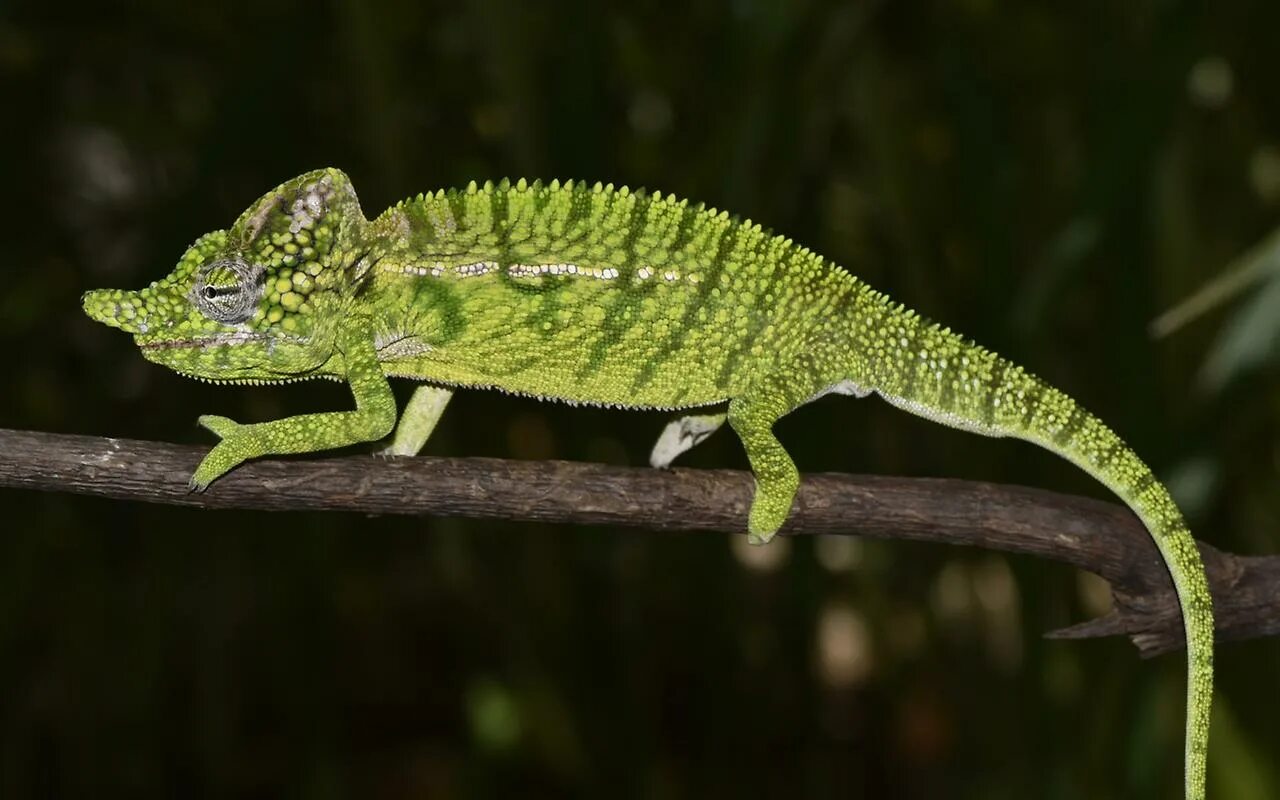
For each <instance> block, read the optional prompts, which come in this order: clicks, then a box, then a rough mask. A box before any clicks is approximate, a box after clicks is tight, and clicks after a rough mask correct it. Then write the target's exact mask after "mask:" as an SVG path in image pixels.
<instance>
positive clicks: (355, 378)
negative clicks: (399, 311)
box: [191, 318, 396, 491]
mask: <svg viewBox="0 0 1280 800" xmlns="http://www.w3.org/2000/svg"><path fill="white" fill-rule="evenodd" d="M370 329H371V326H370V325H369V324H368V323H367V321H363V320H360V319H359V318H356V319H352V320H350V321H349V323H348V325H347V326H345V327H344V329H343V330H342V331H340V332H339V334H338V341H337V348H338V350H339V351H340V352H341V353H342V356H343V361H344V363H345V365H346V373H347V375H346V377H347V382H348V383H349V384H350V385H351V393H352V394H353V395H355V399H356V409H355V411H329V412H324V413H321V414H301V415H299V416H296V417H286V418H285V419H277V420H272V421H271V422H259V423H256V424H252V425H242V424H240V423H238V422H235V421H233V420H230V419H227V418H226V417H219V416H214V415H205V416H202V417H200V419H199V422H200V424H201V425H203V426H204V427H205V428H208V429H209V430H211V431H213V432H214V433H216V434H217V435H218V436H220V437H222V441H220V442H218V444H217V446H216V447H214V448H213V450H211V451H209V454H208V455H207V456H205V457H204V460H203V461H201V462H200V466H198V467H197V468H196V471H195V474H194V475H192V476H191V488H192V489H193V490H196V491H203V490H204V489H205V488H206V487H207V486H208V485H209V484H210V483H212V482H213V481H214V480H216V479H217V478H219V477H221V476H222V475H224V474H226V473H227V472H228V471H229V470H230V469H232V468H233V467H235V466H237V465H238V464H241V463H242V462H244V461H247V460H249V459H251V458H257V457H258V456H264V455H271V454H279V453H310V452H314V451H316V450H330V449H333V448H336V447H346V446H347V445H351V444H356V443H358V442H369V441H374V440H376V439H381V438H382V437H383V436H386V435H387V434H388V433H390V432H391V428H392V426H394V425H395V422H396V401H395V397H394V396H393V395H392V394H391V386H390V385H389V384H388V383H387V377H386V375H384V374H383V372H382V367H381V365H380V364H379V363H378V356H377V353H376V351H375V350H374V346H373V338H372V337H371V336H370V335H369V333H368V332H369V330H370Z"/></svg>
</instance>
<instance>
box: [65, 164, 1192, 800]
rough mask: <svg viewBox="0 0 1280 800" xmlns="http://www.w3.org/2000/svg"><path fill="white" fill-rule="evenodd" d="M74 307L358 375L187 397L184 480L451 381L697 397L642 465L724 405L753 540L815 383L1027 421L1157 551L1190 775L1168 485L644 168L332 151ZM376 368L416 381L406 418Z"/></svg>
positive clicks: (1176, 552) (998, 420) (1178, 538)
mask: <svg viewBox="0 0 1280 800" xmlns="http://www.w3.org/2000/svg"><path fill="white" fill-rule="evenodd" d="M84 309H85V311H86V313H88V315H89V316H90V317H92V318H93V319H95V320H98V321H100V322H103V323H106V324H107V325H111V326H114V327H117V328H120V329H122V330H124V331H126V332H128V333H131V334H133V336H134V341H135V342H136V343H137V345H138V347H139V348H141V350H142V354H143V356H144V357H146V358H147V359H149V360H151V361H154V362H156V363H158V364H163V365H165V366H167V367H170V368H171V369H174V370H176V371H178V372H180V373H182V374H184V375H188V376H191V377H194V378H199V379H203V380H207V381H212V382H216V383H253V384H259V383H262V384H266V383H282V382H286V381H295V380H301V379H307V378H331V379H335V380H342V381H346V382H347V383H348V384H349V385H350V387H351V391H352V393H353V394H354V395H355V410H354V411H336V412H328V413H320V414H305V415H301V416H294V417H288V418H286V419H280V420H274V421H271V422H264V423H258V424H240V423H236V422H233V421H232V420H230V419H227V418H226V417H219V416H202V417H200V420H199V421H200V424H201V425H203V426H204V427H205V428H208V429H209V430H210V431H212V432H213V433H215V434H217V435H218V436H219V437H220V438H221V441H220V442H219V443H218V444H217V446H216V447H214V448H213V450H212V451H211V452H210V453H209V454H208V455H207V456H206V457H205V458H204V460H203V461H202V462H201V463H200V465H199V467H198V468H197V469H196V471H195V474H194V475H193V476H192V478H191V485H192V487H193V488H195V489H203V488H205V487H206V486H208V485H209V483H210V482H211V481H214V480H215V479H217V478H218V477H219V476H221V475H223V474H225V473H226V472H227V471H228V470H230V469H232V468H234V467H235V466H236V465H238V464H240V463H241V462H243V461H245V460H247V459H251V458H255V457H258V456H263V455H268V454H272V453H301V452H311V451H317V450H325V449H328V448H335V447H342V446H345V445H350V444H353V443H357V442H368V441H373V440H377V439H381V438H382V437H385V436H387V435H388V434H390V433H391V432H392V430H393V428H394V431H395V433H394V436H393V437H392V439H391V443H390V445H389V446H388V447H387V448H386V450H384V452H385V453H388V454H392V455H413V454H415V453H417V452H418V451H419V450H420V449H421V447H422V446H423V444H424V443H425V442H426V440H427V437H428V436H430V434H431V431H432V429H433V428H434V427H435V425H436V422H437V421H438V420H439V418H440V415H441V413H442V412H443V410H444V407H445V404H446V403H447V402H448V400H449V398H450V396H451V394H452V392H453V390H454V389H456V388H460V387H466V388H493V389H500V390H502V391H506V392H514V393H519V394H525V395H532V396H534V397H539V398H546V399H555V400H561V401H567V402H571V403H592V404H599V405H607V406H617V407H626V408H658V409H691V410H697V411H695V413H692V414H691V415H689V416H686V417H683V418H682V419H679V420H676V421H674V422H672V423H671V424H670V425H668V426H667V428H666V429H665V430H664V431H663V433H662V435H661V436H660V437H659V440H658V443H657V445H656V446H655V447H654V451H653V454H652V457H651V461H652V463H653V464H654V465H655V466H660V467H661V466H666V465H668V464H670V463H671V461H672V460H673V459H674V458H675V457H676V456H678V455H679V454H680V453H682V452H684V451H686V450H688V449H689V448H691V447H693V446H694V445H695V444H697V443H698V442H700V441H702V440H703V439H704V438H706V437H707V436H708V435H710V434H711V433H712V432H713V431H715V430H716V429H717V428H718V427H719V426H720V425H721V424H722V423H723V422H724V421H726V419H727V421H728V422H729V425H730V426H731V427H732V428H733V429H734V431H735V432H736V433H737V434H738V436H739V437H740V438H741V440H742V444H743V446H744V448H745V450H746V453H747V456H748V458H749V460H750V463H751V469H752V471H753V472H754V474H755V479H756V491H755V496H754V499H753V501H752V504H751V510H750V516H749V521H748V533H749V535H750V537H751V539H752V541H753V542H757V543H763V542H767V541H768V540H769V539H770V538H772V537H773V535H774V534H775V533H776V532H777V531H778V529H779V528H780V527H781V526H782V523H783V521H784V520H785V519H786V517H787V514H788V512H789V511H790V509H791V504H792V500H793V498H794V495H795V492H796V488H797V485H798V483H799V474H798V473H797V471H796V467H795V465H794V463H792V461H791V458H790V457H789V456H788V455H787V453H786V451H785V450H784V449H783V447H782V445H781V444H780V443H779V441H778V440H777V438H775V437H774V434H773V431H772V428H773V424H774V422H775V421H777V420H778V418H780V417H781V416H783V415H784V414H786V413H788V412H790V411H791V410H792V409H794V408H796V407H797V406H800V405H802V404H804V403H807V402H809V401H811V400H813V399H815V398H817V397H820V396H822V395H825V394H829V393H837V394H848V395H854V396H856V397H866V396H868V395H871V394H876V395H879V396H880V397H881V398H883V399H884V400H886V401H888V402H889V403H892V404H893V405H895V406H897V407H899V408H902V409H905V410H907V411H910V412H911V413H913V414H918V415H920V416H923V417H926V418H928V419H931V420H933V421H935V422H938V423H941V424H943V425H950V426H952V427H956V428H960V429H963V430H966V431H971V432H973V433H978V434H982V435H984V436H1009V437H1014V438H1018V439H1025V440H1027V441H1030V442H1033V443H1035V444H1037V445H1040V446H1041V447H1044V448H1046V449H1048V450H1050V451H1052V452H1054V453H1057V454H1058V455H1060V456H1062V457H1064V458H1066V459H1068V460H1069V461H1071V462H1073V463H1074V464H1076V465H1077V466H1079V467H1080V468H1082V469H1084V470H1085V471H1087V472H1088V473H1089V474H1090V475H1092V476H1093V477H1094V478H1096V479H1098V480H1099V481H1100V482H1102V483H1103V484H1105V485H1106V486H1107V487H1108V488H1109V489H1110V490H1111V491H1113V492H1114V493H1115V494H1116V495H1118V496H1119V497H1120V498H1121V499H1123V500H1124V502H1125V503H1127V504H1128V505H1129V506H1130V507H1131V508H1132V509H1133V510H1134V512H1136V513H1137V515H1138V517H1139V518H1141V520H1142V522H1143V523H1144V524H1145V525H1146V527H1147V530H1148V531H1150V533H1151V536H1152V538H1153V539H1154V540H1155V543H1156V545H1157V546H1158V547H1159V550H1160V552H1161V554H1162V555H1163V557H1164V560H1165V563H1166V564H1167V566H1168V569H1169V572H1170V573H1171V574H1172V576H1173V580H1174V583H1175V585H1176V587H1177V592H1178V598H1179V600H1180V602H1181V605H1182V615H1183V623H1184V626H1185V629H1186V638H1187V652H1188V678H1187V701H1188V702H1187V723H1186V725H1187V728H1186V753H1185V758H1186V762H1185V781H1186V797H1187V798H1203V797H1204V780H1205V755H1206V748H1207V742H1208V732H1209V710H1210V704H1211V702H1212V693H1213V688H1212V687H1213V611H1212V602H1211V599H1210V596H1209V590H1208V586H1207V583H1206V580H1205V574H1204V568H1203V566H1202V564H1201V561H1200V555H1199V551H1198V550H1197V548H1196V545H1195V542H1194V540H1193V539H1192V537H1191V534H1190V532H1189V530H1188V529H1187V525H1186V523H1185V522H1184V521H1183V518H1182V515H1181V514H1180V513H1179V511H1178V509H1177V507H1176V506H1175V505H1174V502H1173V500H1172V499H1171V498H1170V496H1169V493H1168V491H1167V490H1166V489H1165V487H1164V486H1163V485H1162V484H1161V483H1160V482H1159V481H1158V480H1157V479H1156V477H1155V475H1154V474H1153V473H1152V471H1151V470H1150V469H1149V468H1148V467H1147V466H1146V465H1145V464H1144V463H1143V462H1142V461H1141V460H1140V459H1139V458H1138V456H1137V455H1135V454H1134V452H1133V451H1132V450H1131V449H1130V448H1129V447H1128V446H1127V445H1125V444H1124V442H1122V441H1121V440H1120V438H1119V437H1118V436H1117V435H1116V434H1115V433H1113V432H1112V431H1111V430H1110V429H1109V428H1108V427H1107V426H1106V425H1104V424H1103V423H1102V422H1101V421H1100V420H1098V419H1097V418H1096V417H1094V416H1093V415H1092V414H1090V413H1089V412H1087V411H1086V410H1084V409H1083V408H1082V407H1081V406H1079V405H1077V404H1076V403H1075V401H1073V400H1072V399H1071V398H1069V397H1067V396H1066V395H1065V394H1063V393H1062V392H1060V391H1058V390H1057V389H1054V388H1052V387H1050V386H1048V385H1046V384H1045V383H1044V382H1043V381H1041V380H1040V379H1038V378H1036V377H1035V376H1033V375H1032V374H1030V373H1029V372H1027V371H1025V370H1024V369H1023V368H1022V367H1019V366H1017V365H1015V364H1012V363H1010V362H1009V361H1007V360H1005V359H1003V358H1001V357H999V356H997V355H996V354H994V353H992V352H990V351H988V350H986V349H984V348H982V347H979V346H977V345H975V344H973V343H972V342H970V341H967V340H965V339H964V338H962V337H961V336H959V335H958V334H955V333H952V332H951V331H950V330H949V329H947V328H942V327H940V326H938V325H936V324H933V323H931V322H929V321H928V320H926V319H925V318H923V317H921V316H919V315H917V314H916V313H914V312H912V311H910V310H907V309H905V308H904V307H902V306H901V305H898V304H895V303H893V302H891V301H890V300H889V299H888V298H887V297H886V296H885V295H883V294H881V293H879V292H877V291H875V290H873V289H871V288H870V287H869V286H867V285H866V284H865V283H863V282H861V281H860V280H859V279H857V278H855V277H854V276H853V275H851V274H849V273H848V272H845V271H843V270H841V269H839V268H837V267H835V266H834V265H833V264H831V263H830V262H829V261H827V260H825V259H824V258H822V257H821V256H819V255H817V254H815V253H813V252H811V251H809V250H808V249H807V248H803V247H800V246H798V245H796V244H795V243H793V242H792V241H791V240H790V239H786V238H783V237H781V236H775V235H772V234H771V233H769V232H768V231H766V230H764V229H762V228H761V227H760V226H759V225H756V224H753V223H751V222H750V221H741V220H738V219H735V218H732V217H730V216H729V215H728V214H727V213H723V212H718V211H716V210H714V209H708V208H705V207H703V206H702V205H696V204H691V203H688V202H686V201H683V200H678V199H676V198H674V197H671V196H669V195H663V194H661V193H659V192H652V193H645V192H642V191H636V192H633V191H629V190H628V189H626V188H618V189H615V188H614V187H613V186H612V185H608V186H603V185H601V184H599V183H597V184H594V185H590V184H586V183H577V182H572V181H570V182H565V183H560V182H558V181H552V182H551V183H549V184H544V183H540V182H533V183H526V182H525V181H523V180H521V181H519V182H518V183H509V182H507V181H503V182H502V183H500V184H496V185H495V184H491V183H486V184H484V185H482V186H477V185H476V184H475V183H472V184H471V185H470V186H468V187H467V188H466V189H465V190H460V191H439V192H436V193H434V194H426V195H419V196H418V197H417V198H414V199H411V200H407V201H404V202H402V203H400V204H398V205H396V206H394V207H393V208H391V209H389V210H387V211H386V212H385V213H383V214H382V215H381V216H379V217H378V218H377V219H375V220H373V221H372V222H370V221H368V220H366V219H365V217H364V215H363V214H362V213H361V210H360V206H359V203H358V201H357V200H356V195H355V192H354V190H353V189H352V187H351V183H350V181H349V180H348V179H347V176H346V175H344V174H343V173H342V172H340V171H338V170H336V169H324V170H318V171H315V172H310V173H307V174H305V175H302V176H300V177H298V178H295V179H294V180H291V181H288V182H287V183H284V184H282V185H281V186H279V187H278V188H276V189H275V190H274V191H272V192H269V193H268V194H266V195H265V196H263V197H262V198H261V199H260V200H258V201H257V202H256V203H254V204H253V205H252V206H251V207H250V208H249V209H248V210H247V211H245V212H244V214H242V215H241V216H240V218H239V219H238V220H236V222H235V224H234V225H232V226H231V228H230V230H220V231H214V232H213V233H209V234H206V235H205V236H202V237H201V238H200V239H198V240H197V241H196V243H195V244H193V245H192V246H191V247H190V249H188V250H187V252H186V254H185V255H183V256H182V259H181V260H180V261H179V262H178V265H177V267H176V268H175V269H174V271H173V272H172V273H171V274H170V275H168V276H167V277H165V278H163V279H161V280H159V281H156V282H154V283H152V284H151V285H150V286H148V287H147V288H145V289H142V290H140V291H123V290H116V289H103V290H98V291H93V292H89V293H87V294H86V295H85V296H84ZM388 377H402V378H409V379H413V380H418V381H423V382H424V385H422V386H420V387H418V388H417V390H416V391H415V393H414V395H413V397H412V399H411V400H410V401H409V403H408V406H407V407H406V409H405V411H404V413H403V415H401V416H400V421H399V425H397V424H396V418H397V415H396V404H395V400H394V398H393V396H392V393H391V388H390V386H389V384H388V380H387V379H388ZM708 406H710V407H713V408H712V409H711V410H712V411H716V412H717V413H706V412H707V409H706V408H705V407H708Z"/></svg>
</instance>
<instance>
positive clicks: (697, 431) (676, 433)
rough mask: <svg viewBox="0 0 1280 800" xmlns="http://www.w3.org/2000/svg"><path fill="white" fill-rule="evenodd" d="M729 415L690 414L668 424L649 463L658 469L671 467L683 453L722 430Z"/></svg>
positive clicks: (650, 455) (655, 445) (659, 437)
mask: <svg viewBox="0 0 1280 800" xmlns="http://www.w3.org/2000/svg"><path fill="white" fill-rule="evenodd" d="M726 417H728V415H727V414H724V413H720V414H690V415H688V416H685V417H681V418H680V419H674V420H672V421H671V422H668V423H667V427H665V428H663V429H662V433H661V434H660V435H659V436H658V441H657V442H655V443H654V445H653V452H652V453H650V454H649V463H650V464H652V465H653V466H655V467H657V468H658V469H665V468H667V467H669V466H671V462H672V461H675V460H676V457H677V456H679V455H680V454H681V453H686V452H688V451H689V450H692V449H693V448H694V447H697V446H698V445H699V444H701V443H702V442H703V440H704V439H706V438H707V437H708V436H710V435H711V434H713V433H715V432H716V431H718V430H719V429H720V426H721V425H723V424H724V421H725V419H726Z"/></svg>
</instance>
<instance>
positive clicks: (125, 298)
mask: <svg viewBox="0 0 1280 800" xmlns="http://www.w3.org/2000/svg"><path fill="white" fill-rule="evenodd" d="M80 302H81V305H82V306H83V307H84V313H86V314H88V315H89V318H90V319H93V320H97V321H98V322H101V323H102V324H104V325H110V326H111V327H113V328H119V329H121V330H123V331H125V332H127V333H142V332H144V331H145V329H146V318H147V307H146V304H145V303H143V302H142V299H141V298H140V297H139V296H138V293H137V292H129V291H124V290H122V289H95V290H93V291H91V292H85V293H84V296H83V297H81V299H80Z"/></svg>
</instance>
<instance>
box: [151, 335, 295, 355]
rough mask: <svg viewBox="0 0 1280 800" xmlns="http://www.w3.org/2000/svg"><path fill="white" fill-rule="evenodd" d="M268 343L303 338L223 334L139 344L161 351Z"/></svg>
mask: <svg viewBox="0 0 1280 800" xmlns="http://www.w3.org/2000/svg"><path fill="white" fill-rule="evenodd" d="M262 342H267V343H268V346H269V347H270V346H274V345H276V344H279V343H281V342H290V343H301V342H302V338H301V337H297V336H264V335H262V334H260V333H248V332H237V333H221V334H216V335H214V336H200V337H197V338H194V339H159V340H156V341H151V342H138V347H139V349H141V350H150V351H160V350H190V349H197V350H205V349H208V348H213V347H227V346H233V345H237V344H260V343H262Z"/></svg>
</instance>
